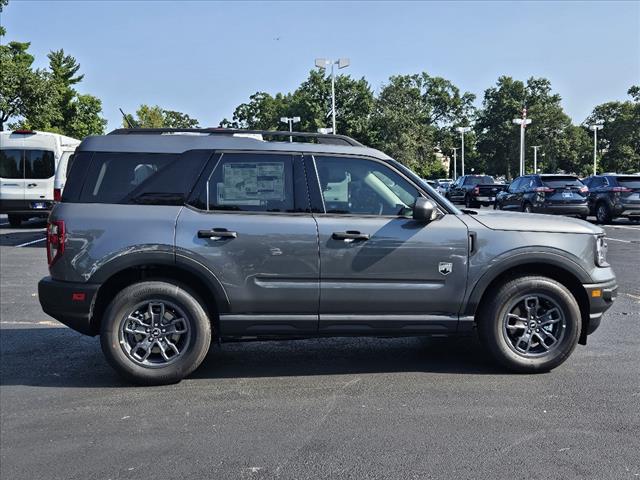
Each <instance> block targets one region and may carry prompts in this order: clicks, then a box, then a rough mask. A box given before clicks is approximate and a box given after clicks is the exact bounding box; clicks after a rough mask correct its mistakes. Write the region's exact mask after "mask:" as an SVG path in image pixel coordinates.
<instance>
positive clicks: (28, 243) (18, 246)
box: [16, 237, 47, 248]
mask: <svg viewBox="0 0 640 480" xmlns="http://www.w3.org/2000/svg"><path fill="white" fill-rule="evenodd" d="M46 239H47V237H44V238H39V239H38V240H33V241H31V242H25V243H21V244H20V245H16V247H17V248H20V247H26V246H27V245H32V244H34V243H38V242H42V241H43V240H46Z"/></svg>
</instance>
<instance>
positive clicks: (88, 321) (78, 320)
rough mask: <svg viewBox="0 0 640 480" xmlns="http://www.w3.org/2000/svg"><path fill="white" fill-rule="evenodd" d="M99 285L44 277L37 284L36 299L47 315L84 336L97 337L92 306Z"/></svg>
mask: <svg viewBox="0 0 640 480" xmlns="http://www.w3.org/2000/svg"><path fill="white" fill-rule="evenodd" d="M99 288H100V284H96V283H74V282H61V281H59V280H54V279H52V278H51V277H45V278H43V279H42V280H40V282H39V283H38V298H39V299H40V305H41V306H42V310H44V312H45V313H46V314H48V315H51V316H52V317H53V318H55V319H56V320H58V321H59V322H61V323H64V324H65V325H66V326H67V327H70V328H72V329H74V330H76V331H78V332H80V333H84V334H85V335H91V336H93V335H97V334H98V326H97V325H94V324H93V323H92V317H93V315H92V313H93V306H94V304H95V299H96V293H97V292H98V289H99Z"/></svg>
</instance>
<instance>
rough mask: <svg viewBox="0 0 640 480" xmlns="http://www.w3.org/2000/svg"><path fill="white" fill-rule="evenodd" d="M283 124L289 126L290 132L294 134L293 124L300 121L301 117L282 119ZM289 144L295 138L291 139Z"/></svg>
mask: <svg viewBox="0 0 640 480" xmlns="http://www.w3.org/2000/svg"><path fill="white" fill-rule="evenodd" d="M280 121H281V122H282V123H288V124H289V131H290V132H293V124H294V123H298V122H299V121H300V117H280ZM289 142H293V137H289Z"/></svg>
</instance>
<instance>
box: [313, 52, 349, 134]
mask: <svg viewBox="0 0 640 480" xmlns="http://www.w3.org/2000/svg"><path fill="white" fill-rule="evenodd" d="M350 64H351V62H350V61H349V59H348V58H340V59H338V60H328V59H326V58H316V67H318V68H322V69H325V68H327V65H331V118H332V124H331V125H332V126H333V132H332V133H333V134H334V135H335V133H336V74H335V71H334V68H333V67H334V65H338V69H341V68H347V67H348V66H349V65H350Z"/></svg>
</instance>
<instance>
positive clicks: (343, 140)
mask: <svg viewBox="0 0 640 480" xmlns="http://www.w3.org/2000/svg"><path fill="white" fill-rule="evenodd" d="M167 133H169V134H171V133H200V134H209V135H233V134H244V135H247V134H252V135H262V136H263V137H295V138H315V139H316V140H318V143H323V144H331V145H350V146H352V147H362V146H363V145H362V144H361V143H360V142H358V141H357V140H354V139H353V138H351V137H347V136H346V135H333V134H330V133H309V132H284V131H282V130H245V129H241V128H117V129H115V130H113V131H112V132H109V133H108V135H162V134H167Z"/></svg>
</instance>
